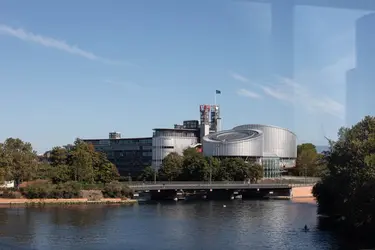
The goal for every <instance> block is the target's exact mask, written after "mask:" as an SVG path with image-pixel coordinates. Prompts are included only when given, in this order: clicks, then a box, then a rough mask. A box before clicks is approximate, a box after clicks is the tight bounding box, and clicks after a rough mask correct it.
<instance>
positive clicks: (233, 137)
mask: <svg viewBox="0 0 375 250" xmlns="http://www.w3.org/2000/svg"><path fill="white" fill-rule="evenodd" d="M261 133H262V132H261V131H259V130H253V129H251V130H225V131H220V132H217V133H213V134H209V135H208V136H207V137H206V138H205V139H207V140H209V141H216V142H237V141H242V140H250V139H253V138H255V137H257V136H259V135H260V134H261Z"/></svg>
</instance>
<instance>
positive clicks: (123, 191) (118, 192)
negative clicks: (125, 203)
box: [102, 182, 133, 198]
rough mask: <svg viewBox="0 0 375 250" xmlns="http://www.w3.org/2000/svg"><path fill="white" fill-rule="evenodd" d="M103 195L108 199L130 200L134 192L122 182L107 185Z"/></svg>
mask: <svg viewBox="0 0 375 250" xmlns="http://www.w3.org/2000/svg"><path fill="white" fill-rule="evenodd" d="M102 193H103V196H104V197H106V198H129V197H131V196H132V195H133V191H132V190H131V189H130V188H129V187H128V186H127V185H124V184H123V183H120V182H111V183H108V184H106V185H105V186H104V189H103V190H102Z"/></svg>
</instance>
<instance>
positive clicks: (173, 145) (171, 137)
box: [152, 126, 200, 169]
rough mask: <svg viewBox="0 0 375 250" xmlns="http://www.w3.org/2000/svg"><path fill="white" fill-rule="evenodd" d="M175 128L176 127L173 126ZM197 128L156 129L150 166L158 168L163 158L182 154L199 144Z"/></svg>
mask: <svg viewBox="0 0 375 250" xmlns="http://www.w3.org/2000/svg"><path fill="white" fill-rule="evenodd" d="M175 127H176V126H175ZM199 131H200V129H199V127H197V128H195V129H194V128H184V126H182V127H178V128H175V129H168V128H156V129H154V133H153V137H152V166H153V167H154V168H156V169H158V168H160V166H161V164H162V161H163V159H164V157H166V156H167V155H168V154H170V153H172V152H175V153H178V154H182V153H183V151H184V150H185V149H186V148H188V147H191V146H193V145H196V144H197V143H199Z"/></svg>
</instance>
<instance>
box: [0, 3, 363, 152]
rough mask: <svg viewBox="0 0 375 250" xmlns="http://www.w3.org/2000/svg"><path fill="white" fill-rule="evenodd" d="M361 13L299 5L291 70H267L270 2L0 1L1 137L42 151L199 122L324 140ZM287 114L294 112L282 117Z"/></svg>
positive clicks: (340, 121) (334, 121)
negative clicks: (206, 116)
mask: <svg viewBox="0 0 375 250" xmlns="http://www.w3.org/2000/svg"><path fill="white" fill-rule="evenodd" d="M363 14H365V13H364V12H359V11H349V10H334V9H322V8H314V7H297V8H296V10H295V32H296V33H295V64H296V65H295V77H294V79H289V78H287V77H283V76H275V75H273V73H272V71H271V70H270V67H269V65H270V62H271V61H272V55H270V52H269V49H270V48H269V47H270V46H269V44H270V42H269V41H270V33H271V19H270V18H271V15H270V8H269V6H268V5H267V4H257V3H250V2H246V1H245V2H241V1H230V0H205V1H202V0H201V1H198V0H197V1H196V0H193V1H172V0H160V1H146V0H137V1H130V0H129V1H121V0H119V1H72V0H67V1H47V0H45V1H42V0H35V1H32V2H28V1H21V0H9V1H2V8H0V51H1V56H0V85H1V91H0V112H1V116H2V123H1V124H0V140H1V141H2V140H4V139H5V138H7V137H19V138H21V139H23V140H26V141H29V142H31V143H32V144H33V146H34V147H35V149H36V150H38V151H39V152H43V151H45V150H48V149H49V148H51V147H52V146H54V145H63V144H67V143H71V142H72V141H73V140H74V139H75V138H76V137H81V138H107V136H108V132H109V131H119V132H121V133H122V136H123V137H138V136H151V133H152V128H155V127H171V126H173V124H175V123H180V122H182V120H184V119H199V113H198V111H199V104H210V103H213V101H214V93H215V90H216V89H220V90H221V91H222V94H221V95H220V96H218V103H219V104H220V105H221V114H222V118H223V127H224V128H225V129H229V128H231V127H233V126H235V125H239V124H244V123H265V124H272V125H277V126H282V127H287V128H289V129H291V130H293V131H295V132H296V134H297V135H298V140H299V142H305V141H311V142H313V143H316V144H326V141H325V139H324V136H329V137H332V138H335V137H336V132H337V129H338V128H339V127H340V126H342V125H344V114H345V98H344V96H345V72H346V71H347V70H348V69H350V68H353V67H354V65H355V60H354V56H355V52H354V41H355V40H354V22H355V20H356V19H357V18H359V17H361V16H362V15H363ZM290 117H291V118H290Z"/></svg>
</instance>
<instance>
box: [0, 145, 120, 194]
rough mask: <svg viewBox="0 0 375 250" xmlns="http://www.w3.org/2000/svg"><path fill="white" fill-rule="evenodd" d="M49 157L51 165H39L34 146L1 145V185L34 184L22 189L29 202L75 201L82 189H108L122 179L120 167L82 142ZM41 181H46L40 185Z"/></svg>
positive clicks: (59, 150) (59, 148)
mask: <svg viewBox="0 0 375 250" xmlns="http://www.w3.org/2000/svg"><path fill="white" fill-rule="evenodd" d="M45 155H47V156H48V161H45V160H44V159H41V161H39V159H40V158H38V157H37V155H36V152H34V151H33V148H32V146H31V144H30V143H28V142H23V141H22V140H20V139H13V138H8V139H6V140H5V142H4V143H1V144H0V182H3V181H7V180H15V182H16V184H17V186H18V184H20V183H22V182H24V183H32V184H30V185H27V184H26V185H22V184H21V185H20V188H21V192H22V194H23V195H24V196H25V197H27V198H74V197H78V195H79V191H80V190H82V189H97V187H99V186H101V188H104V184H105V183H110V182H113V181H115V180H118V178H119V174H118V171H117V168H116V166H115V165H114V164H112V163H111V162H110V161H109V160H108V159H107V157H106V155H105V154H103V153H100V152H96V151H95V150H94V147H93V146H92V145H91V144H87V143H85V142H83V141H82V140H79V139H77V140H76V141H75V142H74V145H69V146H67V147H54V148H53V149H52V150H51V151H50V152H48V153H46V154H45ZM38 179H41V180H45V181H43V182H36V181H35V180H38ZM46 182H47V183H46ZM101 184H103V185H101ZM9 195H10V194H9Z"/></svg>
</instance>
